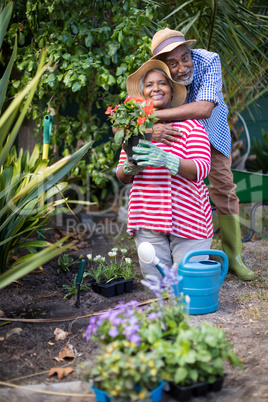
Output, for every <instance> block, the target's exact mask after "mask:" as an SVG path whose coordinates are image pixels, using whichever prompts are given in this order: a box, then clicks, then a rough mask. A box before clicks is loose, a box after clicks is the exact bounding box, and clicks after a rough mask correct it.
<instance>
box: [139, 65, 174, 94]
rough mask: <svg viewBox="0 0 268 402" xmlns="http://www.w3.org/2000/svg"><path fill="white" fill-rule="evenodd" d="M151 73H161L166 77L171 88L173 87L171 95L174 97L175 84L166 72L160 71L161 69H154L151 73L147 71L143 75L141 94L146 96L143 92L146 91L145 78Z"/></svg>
mask: <svg viewBox="0 0 268 402" xmlns="http://www.w3.org/2000/svg"><path fill="white" fill-rule="evenodd" d="M151 71H156V72H157V73H160V74H162V75H163V76H164V77H166V79H167V81H168V83H169V86H170V87H171V94H172V95H173V93H174V87H173V83H172V81H171V79H170V78H169V76H168V75H167V74H166V73H165V71H163V70H160V69H159V68H152V69H151V70H149V71H147V72H146V73H145V74H143V76H142V77H141V80H140V92H141V94H142V95H143V96H144V92H143V90H144V82H145V78H146V77H147V74H149V73H150V72H151Z"/></svg>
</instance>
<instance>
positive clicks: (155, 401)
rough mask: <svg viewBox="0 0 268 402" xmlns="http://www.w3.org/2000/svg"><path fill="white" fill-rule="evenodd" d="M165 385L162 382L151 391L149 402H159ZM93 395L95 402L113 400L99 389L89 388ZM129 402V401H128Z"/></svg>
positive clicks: (109, 401)
mask: <svg viewBox="0 0 268 402" xmlns="http://www.w3.org/2000/svg"><path fill="white" fill-rule="evenodd" d="M164 385H165V382H164V381H162V382H161V383H160V384H159V385H158V387H156V388H155V389H153V390H152V391H151V401H152V402H160V401H161V399H162V393H163V386H164ZM91 388H92V389H93V391H94V393H95V396H96V399H97V402H111V401H112V400H113V398H111V397H109V395H108V394H107V392H105V391H102V390H101V389H98V388H95V387H93V386H92V387H91ZM129 402H131V401H129ZM136 402H144V401H143V400H142V401H136Z"/></svg>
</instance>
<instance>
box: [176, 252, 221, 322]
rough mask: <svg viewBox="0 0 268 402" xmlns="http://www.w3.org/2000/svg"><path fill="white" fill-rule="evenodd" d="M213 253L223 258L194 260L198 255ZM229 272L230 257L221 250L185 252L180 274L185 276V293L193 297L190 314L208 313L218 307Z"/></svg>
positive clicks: (180, 265)
mask: <svg viewBox="0 0 268 402" xmlns="http://www.w3.org/2000/svg"><path fill="white" fill-rule="evenodd" d="M207 254H213V255H218V256H220V257H221V258H222V262H223V263H222V267H221V264H220V262H217V261H211V260H201V261H192V262H190V259H191V258H192V257H194V256H197V255H200V256H201V255H207ZM227 272H228V258H227V255H226V254H225V253H224V252H223V251H221V250H196V251H190V252H189V253H187V254H185V256H184V257H183V258H182V260H181V262H180V264H179V272H178V273H179V275H182V276H183V290H182V291H183V293H184V294H185V295H188V296H189V297H190V299H191V301H190V305H189V314H193V315H194V314H208V313H213V312H214V311H216V310H217V309H218V299H219V290H220V287H221V284H222V282H223V280H224V278H225V276H226V274H227Z"/></svg>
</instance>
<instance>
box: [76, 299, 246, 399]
mask: <svg viewBox="0 0 268 402" xmlns="http://www.w3.org/2000/svg"><path fill="white" fill-rule="evenodd" d="M182 300H183V299H180V298H178V297H175V296H174V294H173V295H171V294H169V300H168V302H167V303H163V300H161V299H159V301H158V302H154V303H152V304H151V305H150V306H144V307H141V306H140V305H139V303H138V302H136V301H131V302H129V303H123V302H120V303H119V304H118V305H117V306H116V307H115V309H114V310H113V311H112V312H110V311H109V312H108V311H107V312H104V313H103V314H101V315H99V316H97V317H91V319H90V321H89V326H88V327H87V329H86V332H85V337H86V339H87V341H89V340H90V339H93V340H101V341H100V342H101V346H102V349H101V350H100V352H99V355H98V357H97V362H90V363H84V364H82V365H81V366H80V372H81V373H82V375H83V376H84V377H85V379H87V380H88V379H91V380H93V385H94V386H95V387H97V388H99V389H102V390H104V391H106V392H108V394H109V395H110V396H113V397H115V399H117V398H118V400H120V398H121V400H140V399H141V398H139V397H138V394H137V391H138V390H137V386H140V387H141V388H144V392H145V391H146V384H147V386H148V387H147V389H149V390H150V389H152V388H153V387H155V386H156V385H157V382H158V383H159V382H160V381H163V380H164V381H170V382H175V383H177V384H180V385H181V386H184V385H186V384H189V383H192V382H206V381H208V382H211V383H213V382H214V381H215V380H216V378H218V377H221V376H223V375H224V371H223V363H224V362H225V361H228V362H229V363H231V364H235V365H237V366H238V367H239V368H243V367H242V363H241V361H240V359H239V358H238V356H237V355H236V354H235V353H234V351H233V348H232V346H231V345H230V344H229V343H228V342H227V341H226V339H225V333H224V331H223V330H222V329H220V328H215V327H213V326H212V325H211V324H208V323H202V324H200V325H199V327H198V328H195V327H191V326H189V324H188V323H187V316H186V314H185V311H184V305H183V303H182ZM141 355H142V356H143V357H142V360H140V358H139V357H140V356H141ZM149 357H150V358H149ZM123 362H124V366H123V365H122V368H121V363H122V364H123ZM138 362H139V363H140V366H141V367H139V364H138ZM156 362H158V364H156ZM143 363H144V364H145V366H143ZM123 368H124V371H125V372H124V375H123V374H121V369H123ZM135 371H136V372H135ZM113 374H115V375H113ZM155 376H156V378H155ZM108 380H110V381H113V383H112V384H113V385H112V386H111V383H110V384H108ZM144 381H145V382H144ZM128 384H130V385H131V386H128ZM109 385H110V387H109ZM151 387H152V388H151ZM132 398H133V399H132Z"/></svg>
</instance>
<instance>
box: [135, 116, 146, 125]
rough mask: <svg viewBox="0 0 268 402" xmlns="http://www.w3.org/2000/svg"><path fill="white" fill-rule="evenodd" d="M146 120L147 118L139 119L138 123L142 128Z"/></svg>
mask: <svg viewBox="0 0 268 402" xmlns="http://www.w3.org/2000/svg"><path fill="white" fill-rule="evenodd" d="M145 120H146V117H141V116H140V117H138V120H137V123H138V125H139V126H141V125H142V124H143V123H144V122H145Z"/></svg>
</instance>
